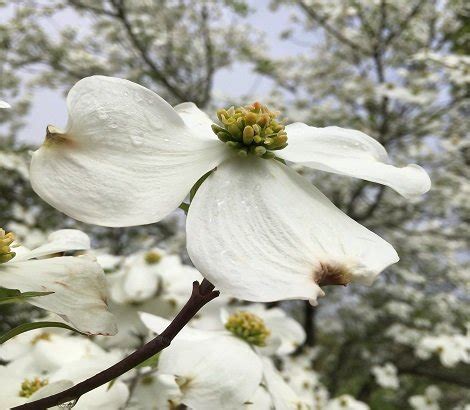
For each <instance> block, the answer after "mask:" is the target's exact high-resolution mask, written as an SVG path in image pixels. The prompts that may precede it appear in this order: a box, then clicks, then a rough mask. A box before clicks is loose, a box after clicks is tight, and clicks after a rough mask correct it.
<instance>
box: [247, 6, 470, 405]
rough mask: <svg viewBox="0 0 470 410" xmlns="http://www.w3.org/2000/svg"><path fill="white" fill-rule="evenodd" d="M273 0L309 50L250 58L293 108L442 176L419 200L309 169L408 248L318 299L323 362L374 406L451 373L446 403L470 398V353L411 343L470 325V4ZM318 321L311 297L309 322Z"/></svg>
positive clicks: (338, 384) (348, 208) (347, 207)
mask: <svg viewBox="0 0 470 410" xmlns="http://www.w3.org/2000/svg"><path fill="white" fill-rule="evenodd" d="M272 5H273V7H274V8H275V9H279V10H282V11H283V12H289V13H292V20H293V22H294V23H293V25H292V27H289V28H287V30H285V32H284V34H283V36H284V38H285V39H287V40H290V41H293V42H296V44H299V43H301V44H303V45H304V46H305V52H304V53H301V54H300V55H296V56H294V57H292V58H282V59H279V60H274V59H272V58H270V57H269V55H266V54H263V53H260V52H259V51H258V52H257V53H255V54H252V55H251V57H252V58H253V59H254V60H255V61H257V62H258V65H257V69H258V72H260V73H262V74H264V75H267V76H269V77H270V78H272V79H274V80H275V84H276V86H275V87H276V90H275V92H274V95H275V96H276V98H277V102H278V104H279V106H280V107H282V106H285V109H286V110H287V111H288V112H289V113H290V118H289V120H300V121H304V122H306V123H308V124H311V125H315V126H326V125H340V126H343V127H347V128H355V129H359V130H362V131H364V132H366V133H367V134H369V135H371V136H373V137H374V138H376V139H377V140H378V141H380V142H381V143H382V144H383V145H384V146H385V147H386V149H387V151H388V152H389V153H390V155H391V157H392V158H393V160H394V161H395V162H397V163H403V164H405V163H409V162H416V163H419V164H421V165H424V166H425V167H426V168H427V170H428V171H429V172H430V173H431V179H432V181H433V188H432V190H431V192H430V193H429V194H428V195H426V196H425V197H424V198H423V199H417V200H416V201H414V202H413V203H411V204H410V203H409V202H407V201H405V200H404V199H402V198H400V197H399V196H398V195H396V193H394V192H392V191H391V190H389V189H387V188H385V187H383V186H378V185H374V184H370V183H367V182H363V181H353V180H351V179H347V178H343V180H342V181H343V182H342V183H341V182H340V181H339V179H338V177H332V176H329V175H326V174H321V173H320V172H315V173H314V172H311V171H309V170H307V169H301V170H300V172H303V173H306V174H310V175H311V178H312V181H313V182H314V183H315V184H318V185H319V186H320V187H321V190H322V191H323V192H328V194H329V196H330V198H332V199H333V200H334V201H335V203H336V204H337V205H338V206H339V207H340V208H342V209H343V210H344V211H345V212H347V213H348V214H349V215H350V216H351V217H352V218H354V219H356V220H357V221H359V222H361V223H362V224H364V225H366V226H368V227H369V228H371V229H372V230H374V231H375V232H377V233H379V234H381V235H382V236H383V237H385V238H387V240H389V241H390V242H391V243H392V244H394V245H395V246H396V247H397V249H398V253H399V255H400V257H401V261H400V263H399V264H398V265H397V266H396V267H392V268H391V269H389V271H388V272H387V273H386V274H384V275H382V277H381V279H380V281H379V283H377V284H376V285H374V287H372V288H370V289H359V288H357V289H355V288H354V289H351V291H350V292H348V295H349V297H346V298H345V297H344V291H341V290H334V291H333V290H332V291H329V292H328V293H335V294H337V296H338V299H336V300H335V299H334V298H331V297H330V298H328V300H326V299H325V301H322V302H321V303H320V307H319V308H316V309H318V312H317V314H316V320H315V322H316V326H315V327H316V330H314V331H313V333H312V334H315V335H316V338H315V340H316V341H317V343H318V345H319V346H320V349H321V351H322V352H323V355H322V354H320V357H321V358H320V359H319V360H318V361H317V366H318V369H319V371H320V373H321V374H323V375H324V377H325V382H326V383H327V385H328V386H329V388H330V392H332V393H343V392H349V393H353V394H355V395H356V397H358V398H359V399H361V400H364V401H366V402H368V403H369V404H371V405H372V407H373V408H380V409H383V408H397V407H398V406H402V405H403V403H406V397H408V395H410V394H411V393H414V394H416V393H417V392H422V390H423V389H424V386H426V385H428V384H429V383H437V384H439V383H444V384H443V386H444V387H445V389H446V394H445V395H444V397H443V399H442V400H443V403H445V404H444V408H450V406H451V405H457V404H458V403H462V402H463V401H464V400H465V397H466V398H467V399H468V391H467V393H464V391H465V390H464V389H462V388H461V387H468V380H467V379H466V377H465V372H467V373H468V365H464V364H461V365H460V367H459V368H457V369H456V370H454V371H449V370H447V369H445V368H443V367H442V366H440V365H439V364H437V362H436V361H434V362H433V361H432V360H431V358H429V360H422V358H423V357H424V356H426V355H424V354H421V358H419V357H416V354H415V353H416V352H417V351H418V350H419V349H420V343H422V340H423V337H424V335H440V334H450V335H455V334H457V335H462V334H465V332H466V326H468V322H466V319H465V318H468V317H469V314H470V310H469V306H468V304H466V303H465V301H466V298H465V296H464V295H465V290H466V287H467V286H468V282H469V281H468V279H469V277H468V271H469V260H468V253H467V252H468V225H466V223H468V220H469V215H470V213H469V211H470V209H469V206H468V200H467V199H465V198H466V197H468V192H469V191H468V190H469V182H468V177H469V176H470V175H469V173H468V169H469V168H468V152H469V140H468V134H466V132H467V130H468V125H469V123H468V108H469V107H468V100H466V98H465V97H466V96H467V95H468V94H467V92H468V83H469V81H470V76H469V70H470V57H469V56H468V55H466V51H467V50H466V45H467V44H468V38H467V37H468V34H467V32H468V9H466V6H465V2H462V1H447V2H441V1H422V0H414V1H404V0H393V1H386V0H377V1H364V0H359V1H358V0H343V1H339V0H337V1H330V0H328V1H326V0H309V1H303V0H294V1H283V0H280V1H273V2H272ZM306 33H308V36H306ZM307 38H310V39H312V38H313V39H314V40H313V41H311V42H310V43H309V41H308V40H306V39H307ZM280 89H282V90H283V92H282V93H281V92H279V90H280ZM320 174H321V175H320ZM330 296H331V295H330ZM332 308H333V309H332ZM313 319H314V318H313V315H312V309H311V308H308V307H307V308H306V315H305V320H306V326H307V327H312V323H311V322H312V321H313ZM333 323H334V324H333ZM310 340H311V341H313V340H314V339H313V338H312V339H310ZM467 340H468V339H467ZM466 343H468V341H467V342H466ZM467 348H468V347H467ZM442 349H445V348H444V347H441V348H440V349H439V348H437V350H438V352H439V351H441V350H442ZM438 352H437V353H438ZM426 358H427V356H426ZM434 359H435V356H434ZM386 362H389V363H393V365H394V366H395V367H396V368H397V370H398V372H399V374H400V375H402V377H401V381H402V388H401V389H400V391H399V392H398V393H396V394H390V391H388V392H387V391H386V390H384V389H383V388H381V387H380V386H379V385H378V384H377V383H376V382H375V379H374V377H373V376H372V374H371V369H372V367H373V366H374V365H383V364H384V363H386Z"/></svg>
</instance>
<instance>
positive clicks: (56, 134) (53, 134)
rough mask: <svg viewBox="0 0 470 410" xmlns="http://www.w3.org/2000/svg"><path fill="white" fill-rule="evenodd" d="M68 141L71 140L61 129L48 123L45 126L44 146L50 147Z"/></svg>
mask: <svg viewBox="0 0 470 410" xmlns="http://www.w3.org/2000/svg"><path fill="white" fill-rule="evenodd" d="M70 142H71V140H70V139H68V138H67V136H66V134H65V133H64V132H63V131H62V130H61V129H59V128H57V127H55V126H54V125H50V124H49V125H48V126H47V127H46V138H45V140H44V144H43V145H44V146H46V147H51V146H56V145H62V144H64V143H70Z"/></svg>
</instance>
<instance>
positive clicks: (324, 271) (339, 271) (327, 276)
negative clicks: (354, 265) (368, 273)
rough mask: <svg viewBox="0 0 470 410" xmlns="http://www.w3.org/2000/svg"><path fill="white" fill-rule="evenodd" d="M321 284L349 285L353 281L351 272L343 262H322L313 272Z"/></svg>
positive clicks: (316, 280)
mask: <svg viewBox="0 0 470 410" xmlns="http://www.w3.org/2000/svg"><path fill="white" fill-rule="evenodd" d="M313 276H314V279H315V282H317V283H318V285H319V286H328V285H347V284H348V283H350V282H351V276H352V274H351V272H350V271H349V270H348V269H347V268H346V267H345V266H344V265H342V264H339V263H326V262H320V264H319V265H318V268H317V270H316V271H315V272H314V274H313Z"/></svg>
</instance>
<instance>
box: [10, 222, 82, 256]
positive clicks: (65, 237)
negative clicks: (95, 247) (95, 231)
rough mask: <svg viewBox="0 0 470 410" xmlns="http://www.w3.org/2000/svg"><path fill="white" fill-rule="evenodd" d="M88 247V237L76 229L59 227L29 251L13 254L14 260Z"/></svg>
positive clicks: (80, 249)
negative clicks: (59, 228)
mask: <svg viewBox="0 0 470 410" xmlns="http://www.w3.org/2000/svg"><path fill="white" fill-rule="evenodd" d="M88 249H90V238H89V237H88V235H87V234H86V233H84V232H82V231H79V230H78V229H61V230H59V231H55V232H53V233H51V234H50V235H49V237H48V238H47V243H45V244H44V245H41V246H39V247H38V248H35V249H33V250H31V251H29V252H26V253H22V254H21V255H17V256H15V262H18V261H19V260H26V259H32V258H40V257H42V256H46V255H53V254H55V253H60V252H67V251H84V250H88Z"/></svg>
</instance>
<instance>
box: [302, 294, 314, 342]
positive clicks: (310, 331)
mask: <svg viewBox="0 0 470 410" xmlns="http://www.w3.org/2000/svg"><path fill="white" fill-rule="evenodd" d="M316 313H317V311H316V309H315V307H314V306H312V305H311V304H310V302H309V301H308V300H306V301H305V302H304V330H305V335H306V338H305V343H304V344H305V345H306V346H315V344H316V341H317V340H316V339H317V337H316V336H317V335H316V329H315V316H316Z"/></svg>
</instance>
